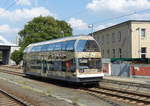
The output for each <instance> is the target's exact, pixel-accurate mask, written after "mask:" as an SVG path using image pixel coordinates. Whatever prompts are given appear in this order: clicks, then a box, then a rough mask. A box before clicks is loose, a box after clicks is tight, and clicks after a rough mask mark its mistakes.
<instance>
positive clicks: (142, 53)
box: [141, 47, 147, 58]
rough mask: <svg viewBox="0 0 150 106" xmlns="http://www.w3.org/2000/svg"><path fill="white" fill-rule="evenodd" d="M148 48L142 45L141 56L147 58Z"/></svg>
mask: <svg viewBox="0 0 150 106" xmlns="http://www.w3.org/2000/svg"><path fill="white" fill-rule="evenodd" d="M146 53H147V48H146V47H142V48H141V58H146Z"/></svg>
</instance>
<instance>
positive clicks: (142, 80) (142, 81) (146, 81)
mask: <svg viewBox="0 0 150 106" xmlns="http://www.w3.org/2000/svg"><path fill="white" fill-rule="evenodd" d="M103 79H106V80H114V81H122V82H129V83H139V84H147V85H150V78H130V77H118V76H104V78H103Z"/></svg>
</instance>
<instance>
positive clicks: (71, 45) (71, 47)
mask: <svg viewBox="0 0 150 106" xmlns="http://www.w3.org/2000/svg"><path fill="white" fill-rule="evenodd" d="M74 43H75V40H70V41H67V46H66V50H67V51H74Z"/></svg>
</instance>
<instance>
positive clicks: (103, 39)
mask: <svg viewBox="0 0 150 106" xmlns="http://www.w3.org/2000/svg"><path fill="white" fill-rule="evenodd" d="M102 44H104V35H103V36H102Z"/></svg>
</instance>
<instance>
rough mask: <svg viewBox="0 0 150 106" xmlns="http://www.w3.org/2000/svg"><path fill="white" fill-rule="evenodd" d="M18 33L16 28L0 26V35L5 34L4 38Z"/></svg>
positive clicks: (5, 25)
mask: <svg viewBox="0 0 150 106" xmlns="http://www.w3.org/2000/svg"><path fill="white" fill-rule="evenodd" d="M18 31H19V29H18V28H11V27H10V26H9V25H7V24H4V25H0V34H3V35H5V34H6V36H7V35H8V34H11V33H17V32H18Z"/></svg>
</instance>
